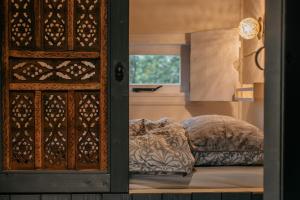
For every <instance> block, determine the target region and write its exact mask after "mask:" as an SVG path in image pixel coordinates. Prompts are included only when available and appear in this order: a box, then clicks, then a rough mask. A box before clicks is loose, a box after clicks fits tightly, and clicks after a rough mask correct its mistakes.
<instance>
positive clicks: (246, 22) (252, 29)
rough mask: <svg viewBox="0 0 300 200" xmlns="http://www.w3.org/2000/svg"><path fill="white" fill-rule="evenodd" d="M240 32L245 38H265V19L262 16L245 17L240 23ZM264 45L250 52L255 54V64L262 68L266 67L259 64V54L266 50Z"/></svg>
mask: <svg viewBox="0 0 300 200" xmlns="http://www.w3.org/2000/svg"><path fill="white" fill-rule="evenodd" d="M239 34H240V36H241V37H242V38H243V39H245V40H251V39H254V38H257V39H258V40H261V39H263V19H262V18H261V17H260V18H259V19H258V20H256V19H254V18H251V17H249V18H245V19H243V20H242V21H241V22H240V24H239ZM264 48H265V47H264V46H262V47H260V48H259V49H258V50H256V51H255V52H253V53H251V54H249V55H252V54H255V64H256V66H257V68H259V69H260V70H264V68H263V67H262V66H261V65H260V64H259V61H258V59H259V54H260V53H261V52H262V51H263V50H264ZM249 55H248V56H249Z"/></svg>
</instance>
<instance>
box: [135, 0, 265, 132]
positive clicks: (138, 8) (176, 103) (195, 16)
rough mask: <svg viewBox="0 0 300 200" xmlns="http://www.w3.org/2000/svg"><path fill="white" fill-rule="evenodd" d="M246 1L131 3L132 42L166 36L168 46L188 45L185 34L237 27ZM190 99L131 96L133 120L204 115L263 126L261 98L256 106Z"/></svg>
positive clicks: (154, 0)
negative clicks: (235, 119)
mask: <svg viewBox="0 0 300 200" xmlns="http://www.w3.org/2000/svg"><path fill="white" fill-rule="evenodd" d="M243 1H247V0H130V37H131V42H132V41H133V42H132V43H135V44H139V45H142V44H143V42H144V41H146V42H149V38H154V39H155V38H156V39H155V40H157V41H159V43H163V41H165V40H163V41H161V40H160V39H161V38H162V37H161V36H162V35H166V36H167V38H168V39H167V44H168V45H172V41H173V40H174V41H175V40H176V41H175V43H176V45H178V44H181V43H186V41H185V39H186V38H185V33H191V32H198V31H204V30H215V29H227V28H236V27H238V24H239V22H240V20H241V18H242V13H243V8H242V4H243ZM254 1H256V0H254ZM257 1H258V0H257ZM260 1H261V0H260ZM149 35H150V36H149ZM169 35H172V36H171V37H169ZM145 36H146V37H145ZM144 38H146V39H144ZM174 38H175V39H174ZM132 43H131V45H132ZM150 43H151V42H150ZM186 99H188V97H185V96H184V94H182V95H181V96H180V95H179V96H178V94H176V95H173V96H172V95H170V94H169V95H165V96H164V95H156V96H155V95H148V96H147V95H145V96H143V95H131V96H130V119H134V118H149V119H159V118H161V117H166V116H167V117H171V118H173V119H175V120H178V121H180V120H183V119H186V118H189V117H191V116H197V115H201V114H222V115H229V116H233V117H236V118H242V119H244V120H246V121H249V122H250V123H253V124H254V125H257V126H259V127H261V128H262V127H263V104H262V102H263V98H261V99H258V98H257V99H256V102H254V103H237V102H190V101H188V100H186Z"/></svg>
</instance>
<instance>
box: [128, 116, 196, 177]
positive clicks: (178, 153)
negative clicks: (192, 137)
mask: <svg viewBox="0 0 300 200" xmlns="http://www.w3.org/2000/svg"><path fill="white" fill-rule="evenodd" d="M185 134H186V133H185V129H184V128H183V127H182V125H181V124H179V123H176V122H174V121H172V120H170V119H168V118H164V119H161V120H158V121H151V120H147V119H137V120H131V121H130V123H129V171H130V172H131V173H144V174H160V175H161V174H189V173H191V172H192V170H193V166H194V163H195V159H194V157H193V155H192V152H191V150H190V147H189V144H188V139H187V137H186V135H185Z"/></svg>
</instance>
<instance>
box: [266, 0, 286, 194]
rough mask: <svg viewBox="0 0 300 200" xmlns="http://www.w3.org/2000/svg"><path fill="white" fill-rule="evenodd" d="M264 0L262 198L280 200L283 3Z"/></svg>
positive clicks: (282, 114)
mask: <svg viewBox="0 0 300 200" xmlns="http://www.w3.org/2000/svg"><path fill="white" fill-rule="evenodd" d="M286 1H287V0H266V21H265V22H266V25H265V26H266V28H265V30H266V31H265V47H266V67H265V106H264V121H265V130H264V132H265V148H264V149H265V162H264V199H265V200H283V173H282V172H283V151H284V146H283V136H284V111H285V108H284V90H285V87H284V86H285V85H284V75H285V2H286Z"/></svg>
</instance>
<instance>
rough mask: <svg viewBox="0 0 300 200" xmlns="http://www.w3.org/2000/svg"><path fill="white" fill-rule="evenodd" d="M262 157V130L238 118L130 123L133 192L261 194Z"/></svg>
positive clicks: (209, 117) (203, 118)
mask: <svg viewBox="0 0 300 200" xmlns="http://www.w3.org/2000/svg"><path fill="white" fill-rule="evenodd" d="M187 134H188V135H187ZM191 143H192V144H191ZM192 154H194V155H192ZM262 161H263V135H262V133H261V132H260V130H258V129H257V128H256V127H254V126H251V125H249V124H247V123H245V122H241V121H236V119H232V118H228V117H224V116H205V117H201V118H196V119H194V118H193V119H191V120H189V121H187V123H183V125H182V124H178V123H175V122H172V121H170V120H168V119H163V120H160V121H155V122H154V121H149V120H145V119H143V120H137V121H132V123H131V125H130V165H129V166H130V172H131V175H130V185H129V190H130V193H158V194H160V193H199V192H220V193H223V192H250V193H254V192H256V193H262V192H263V163H262Z"/></svg>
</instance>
